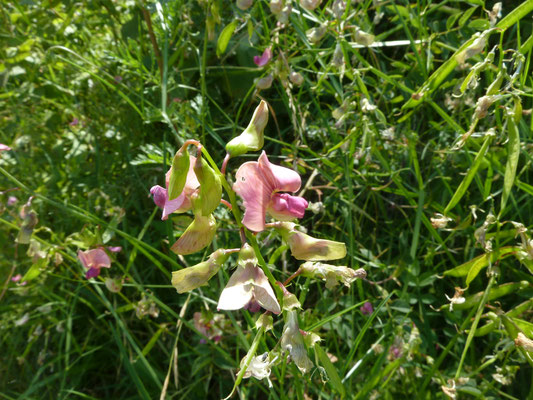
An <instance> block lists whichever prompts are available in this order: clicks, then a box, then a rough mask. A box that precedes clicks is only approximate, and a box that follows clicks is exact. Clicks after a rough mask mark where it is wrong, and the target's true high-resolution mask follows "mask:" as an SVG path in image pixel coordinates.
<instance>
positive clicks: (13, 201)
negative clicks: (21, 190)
mask: <svg viewBox="0 0 533 400" xmlns="http://www.w3.org/2000/svg"><path fill="white" fill-rule="evenodd" d="M16 203H17V198H16V197H15V196H9V197H8V198H7V205H8V206H13V205H15V204H16Z"/></svg>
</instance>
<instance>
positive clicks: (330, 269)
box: [300, 262, 366, 289]
mask: <svg viewBox="0 0 533 400" xmlns="http://www.w3.org/2000/svg"><path fill="white" fill-rule="evenodd" d="M300 270H301V271H302V276H306V277H309V278H320V279H322V280H324V281H326V288H328V289H331V288H333V287H335V286H337V285H338V284H339V282H341V283H343V284H344V285H345V286H350V284H351V283H352V282H353V281H355V280H356V279H357V278H365V277H366V272H365V270H364V269H363V268H359V269H357V270H355V269H352V268H348V267H337V266H335V265H329V264H323V263H319V262H306V263H305V264H303V265H302V266H301V267H300Z"/></svg>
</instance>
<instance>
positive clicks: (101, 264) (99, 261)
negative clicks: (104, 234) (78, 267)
mask: <svg viewBox="0 0 533 400" xmlns="http://www.w3.org/2000/svg"><path fill="white" fill-rule="evenodd" d="M78 259H79V260H80V261H81V264H82V265H83V266H84V267H85V268H88V269H89V270H88V271H87V273H86V274H85V277H86V278H87V279H91V278H95V277H97V276H98V275H100V268H110V267H111V260H110V259H109V256H108V255H107V253H106V252H105V251H104V250H103V249H102V248H99V249H92V250H87V251H81V250H78Z"/></svg>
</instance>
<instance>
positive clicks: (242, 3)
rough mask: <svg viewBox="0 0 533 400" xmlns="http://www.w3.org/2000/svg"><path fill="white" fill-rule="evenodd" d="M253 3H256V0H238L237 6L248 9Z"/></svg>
mask: <svg viewBox="0 0 533 400" xmlns="http://www.w3.org/2000/svg"><path fill="white" fill-rule="evenodd" d="M252 4H254V0H237V7H238V8H240V9H241V10H248V9H249V8H250V7H251V6H252Z"/></svg>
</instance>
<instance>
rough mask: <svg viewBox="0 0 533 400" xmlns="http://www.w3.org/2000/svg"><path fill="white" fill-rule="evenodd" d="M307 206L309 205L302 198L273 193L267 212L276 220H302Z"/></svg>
mask: <svg viewBox="0 0 533 400" xmlns="http://www.w3.org/2000/svg"><path fill="white" fill-rule="evenodd" d="M308 205H309V203H308V202H307V200H306V199H304V198H303V197H299V196H291V195H290V194H287V193H274V195H273V196H272V199H271V202H270V204H269V206H268V208H267V211H268V213H269V214H270V215H272V216H273V217H274V218H276V219H279V220H281V221H290V220H291V219H294V218H302V217H303V216H304V213H305V209H306V208H307V206H308Z"/></svg>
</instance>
